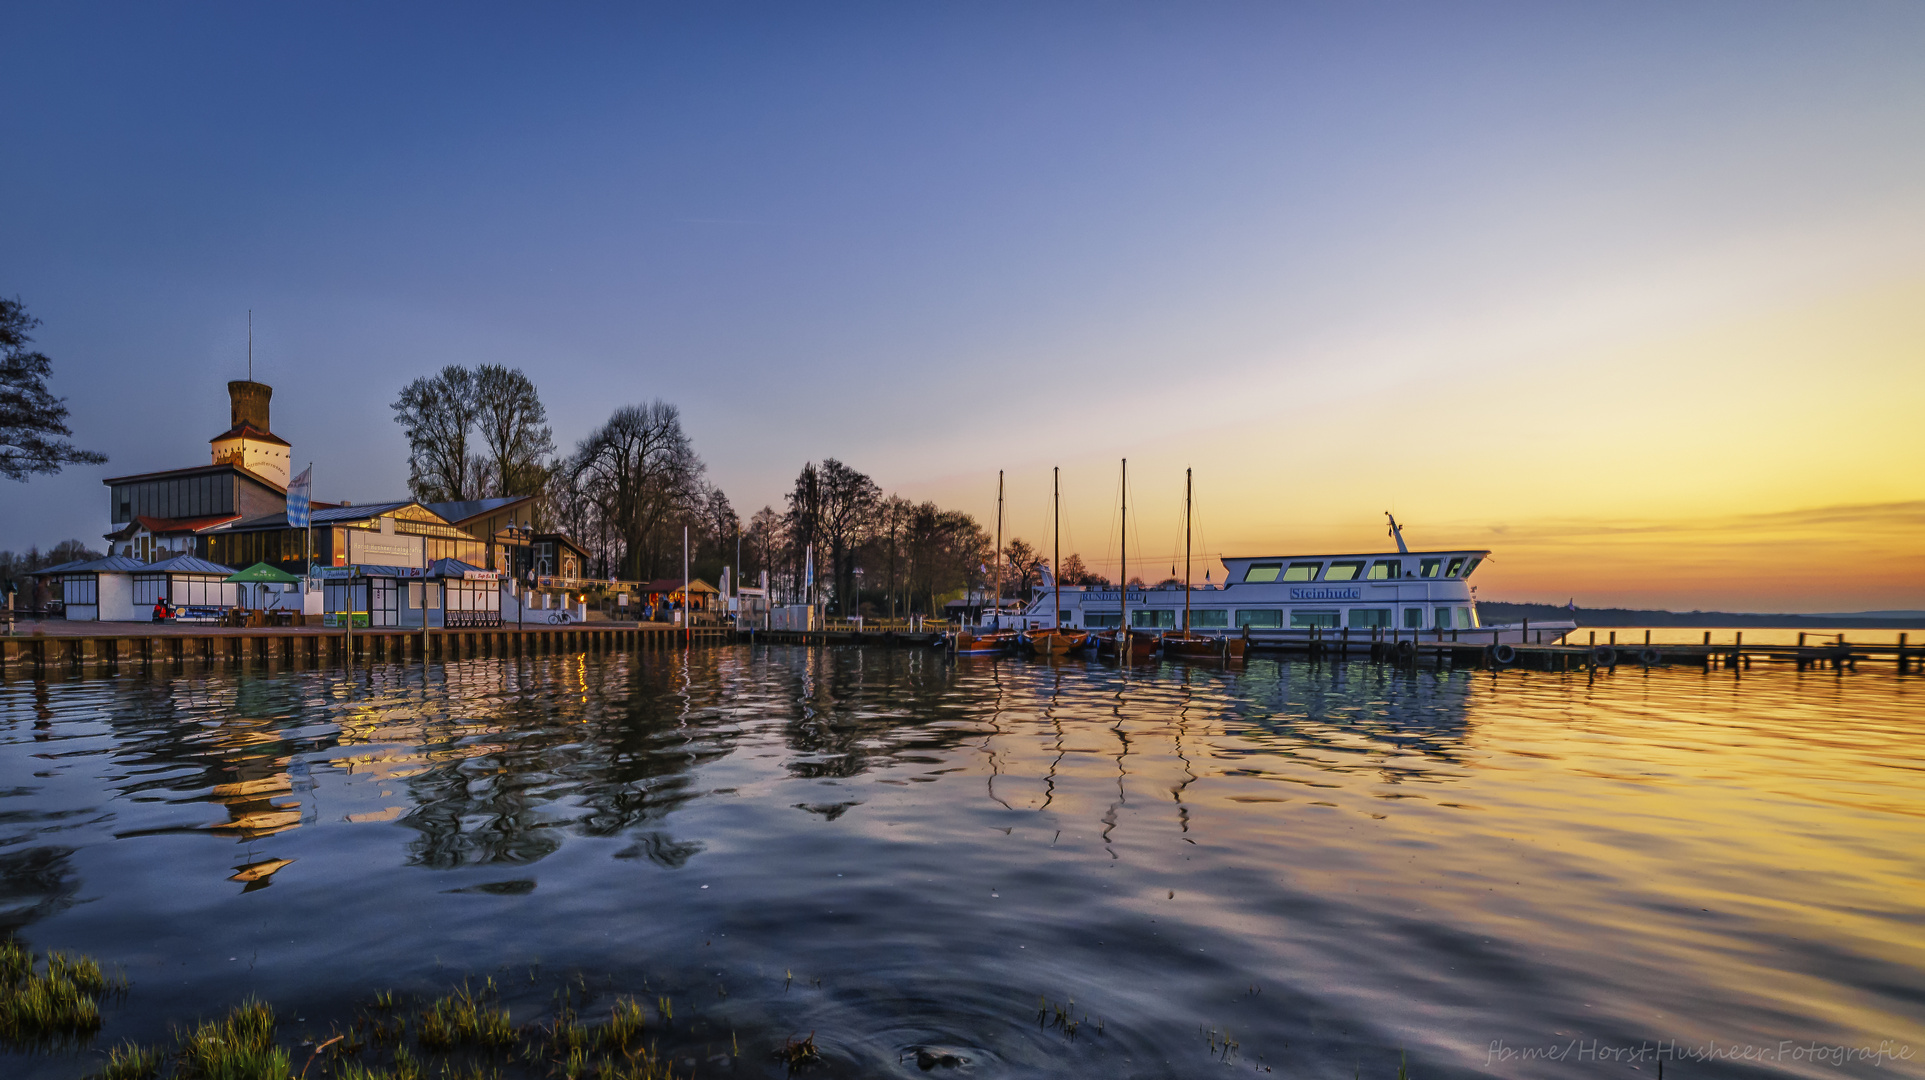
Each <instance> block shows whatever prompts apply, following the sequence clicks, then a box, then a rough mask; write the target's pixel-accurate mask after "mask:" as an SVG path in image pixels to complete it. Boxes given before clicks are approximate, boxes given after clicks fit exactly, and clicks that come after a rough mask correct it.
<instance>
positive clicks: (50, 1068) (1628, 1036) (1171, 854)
mask: <svg viewBox="0 0 1925 1080" xmlns="http://www.w3.org/2000/svg"><path fill="white" fill-rule="evenodd" d="M1908 686H1909V684H1908V683H1905V682H1904V681H1902V680H1897V679H1893V678H1891V677H1889V676H1886V677H1868V676H1864V675H1851V674H1849V673H1847V674H1845V675H1828V676H1826V677H1823V678H1814V677H1811V676H1810V675H1809V674H1808V673H1798V674H1794V673H1777V672H1773V673H1768V674H1763V675H1759V674H1745V675H1740V676H1730V675H1725V676H1722V677H1713V676H1708V675H1707V674H1706V673H1704V672H1700V671H1683V670H1664V669H1659V670H1657V671H1653V672H1648V673H1645V672H1638V673H1633V672H1618V673H1615V674H1608V675H1605V676H1602V677H1600V678H1598V679H1597V680H1596V681H1591V680H1589V679H1587V678H1585V677H1583V676H1577V677H1565V676H1556V675H1549V674H1539V673H1527V674H1517V673H1512V674H1509V675H1506V676H1504V677H1502V678H1496V679H1493V678H1492V677H1491V676H1490V675H1489V674H1488V673H1483V672H1476V673H1471V672H1449V671H1446V672H1430V671H1422V672H1413V671H1408V670H1402V669H1395V668H1390V667H1386V666H1380V665H1371V664H1345V663H1321V664H1311V663H1298V662H1293V661H1288V660H1283V661H1279V660H1274V659H1268V658H1263V657H1251V658H1249V659H1247V660H1246V661H1245V662H1243V663H1241V664H1234V665H1227V666H1224V665H1214V664H1210V665H1206V664H1188V663H1183V664H1179V663H1170V662H1158V663H1155V664H1150V665H1143V666H1132V665H1121V666H1118V665H1110V664H1102V663H1096V662H1091V661H1084V660H1080V659H1058V660H1055V661H1053V662H1049V663H1039V662H1035V661H1029V660H1019V659H1014V658H1009V659H1003V658H995V657H989V658H981V659H974V660H969V661H967V662H961V661H958V660H956V659H954V658H951V657H948V656H946V655H945V654H943V653H941V652H939V651H935V650H878V649H867V648H840V649H806V648H794V647H787V646H753V647H751V646H734V647H726V648H716V649H711V650H703V651H696V652H691V653H637V654H628V655H614V656H600V655H596V656H586V657H584V656H553V657H537V658H528V659H524V660H520V661H516V662H503V661H499V660H472V661H459V662H453V663H448V664H444V665H432V666H429V667H427V668H426V669H425V670H424V669H423V668H420V667H401V666H394V667H387V666H375V667H371V668H362V669H357V670H355V671H354V672H353V673H352V674H351V675H350V674H345V673H341V672H307V671H296V672H285V673H274V674H265V673H244V674H242V675H240V676H238V677H237V676H234V675H231V674H228V673H225V672H220V671H215V672H195V671H189V672H187V673H183V674H167V673H156V674H153V675H132V674H129V675H123V676H119V677H113V678H95V679H74V680H68V681H61V682H52V683H41V684H20V683H9V684H0V769H3V770H4V773H3V774H0V916H4V917H5V918H6V919H8V920H11V921H12V923H13V924H14V925H16V926H19V927H20V928H21V930H20V932H21V933H22V934H23V935H24V936H25V937H26V938H27V939H28V940H29V941H30V942H32V943H33V944H34V945H35V946H36V947H40V948H60V949H70V950H79V951H85V952H89V953H92V954H94V955H97V956H100V957H102V958H103V959H109V960H111V961H113V962H117V963H121V964H123V965H124V966H125V968H126V970H127V974H128V976H129V977H130V978H131V979H132V982H133V987H134V989H133V992H132V993H131V994H129V995H128V996H127V997H126V998H125V999H124V1001H121V1002H119V1003H117V1004H115V1005H114V1006H113V1008H112V1009H111V1010H110V1013H109V1028H108V1030H107V1031H105V1032H103V1036H102V1037H103V1038H106V1039H108V1040H110V1041H118V1040H119V1039H121V1038H135V1039H139V1040H142V1041H148V1042H154V1041H163V1040H165V1039H167V1038H168V1030H169V1028H168V1025H169V1024H170V1023H177V1022H183V1021H185V1020H189V1019H191V1018H192V1015H197V1014H199V1013H201V1012H204V1011H205V1009H206V1008H211V1007H214V1006H215V1005H218V1004H219V1003H223V1002H229V1001H235V1000H239V999H240V998H241V997H243V996H245V995H246V994H248V993H256V994H259V995H261V996H263V997H264V998H266V999H269V1000H277V1001H289V1002H292V1003H301V1004H290V1005H289V1008H300V1009H302V1010H308V1009H310V1008H312V1009H314V1010H323V1008H324V1006H325V1005H326V1003H328V1002H347V1001H354V1000H365V998H366V997H367V996H368V995H370V994H372V993H373V992H375V991H377V990H382V989H387V988H390V987H394V988H398V989H401V990H404V991H407V992H415V993H420V992H428V991H445V990H446V989H447V987H448V986H449V985H451V984H453V983H456V982H458V981H459V980H460V978H461V977H463V976H464V975H469V974H474V975H487V974H489V973H499V972H500V970H501V969H502V968H504V967H506V968H507V969H509V970H510V971H513V972H517V973H520V972H526V971H530V970H533V969H537V968H539V969H540V970H544V971H549V970H552V971H579V972H582V973H584V975H585V976H586V977H587V979H588V981H589V983H590V984H592V985H595V986H598V987H604V988H607V992H609V993H613V992H618V991H619V992H623V993H633V994H635V995H636V996H638V997H640V998H642V999H643V1000H646V1001H653V1000H655V999H656V997H657V996H658V995H669V996H671V997H673V998H674V999H675V1001H676V1015H677V1017H678V1020H679V1018H681V1017H683V1010H684V1007H685V1003H686V1008H688V1009H689V1011H690V1012H691V1013H692V1014H699V1015H700V1016H701V1017H702V1018H703V1019H702V1021H701V1022H703V1023H709V1024H712V1025H714V1027H713V1030H716V1031H720V1032H722V1033H723V1034H722V1035H721V1036H720V1037H719V1038H720V1039H721V1040H722V1041H723V1042H726V1041H727V1038H728V1035H727V1033H728V1032H729V1031H731V1030H733V1031H735V1032H737V1033H738V1034H739V1035H740V1041H741V1043H742V1050H741V1053H742V1054H744V1055H751V1054H752V1055H753V1056H745V1057H744V1058H743V1064H744V1066H747V1065H751V1064H753V1065H755V1066H756V1067H760V1066H761V1065H762V1064H764V1063H765V1059H764V1057H763V1055H765V1054H767V1053H768V1052H769V1051H770V1049H771V1048H772V1047H774V1046H779V1045H780V1044H781V1042H782V1040H783V1038H785V1037H787V1036H788V1035H790V1034H793V1033H795V1032H798V1031H799V1032H810V1031H813V1032H815V1033H816V1042H817V1044H818V1045H819V1046H823V1047H825V1048H827V1050H828V1052H829V1054H830V1056H831V1061H832V1063H833V1068H832V1069H831V1070H830V1071H829V1072H825V1074H824V1075H839V1074H849V1075H893V1074H892V1073H891V1072H890V1070H892V1069H898V1066H897V1065H896V1062H897V1061H898V1059H903V1060H914V1049H915V1048H916V1047H927V1046H940V1047H948V1048H951V1049H952V1050H953V1053H954V1055H955V1056H956V1057H957V1058H958V1059H959V1060H960V1059H968V1061H969V1063H970V1064H969V1069H970V1070H971V1071H972V1073H973V1074H975V1075H986V1076H1005V1075H1007V1076H1014V1075H1025V1076H1032V1075H1040V1076H1059V1077H1075V1076H1092V1075H1105V1076H1132V1075H1171V1074H1181V1075H1187V1074H1191V1073H1198V1072H1200V1071H1201V1070H1202V1069H1203V1068H1204V1067H1205V1066H1208V1067H1212V1068H1215V1067H1220V1062H1221V1058H1222V1055H1223V1053H1224V1049H1223V1044H1222V1041H1221V1038H1220V1036H1221V1033H1222V1032H1224V1031H1226V1030H1227V1031H1229V1032H1232V1033H1234V1041H1235V1042H1236V1043H1237V1044H1238V1047H1239V1049H1237V1050H1235V1051H1234V1052H1232V1055H1231V1056H1232V1057H1233V1058H1234V1059H1235V1060H1236V1061H1239V1062H1242V1063H1244V1064H1247V1065H1250V1066H1254V1065H1256V1063H1257V1062H1256V1059H1257V1057H1258V1056H1259V1055H1261V1056H1262V1058H1263V1063H1264V1064H1265V1065H1268V1066H1271V1067H1273V1068H1275V1069H1276V1070H1277V1071H1279V1072H1281V1071H1285V1070H1293V1071H1295V1072H1297V1073H1301V1074H1304V1075H1336V1074H1343V1075H1350V1074H1351V1072H1353V1071H1360V1072H1361V1073H1362V1074H1363V1075H1369V1076H1389V1075H1394V1074H1395V1072H1396V1070H1397V1067H1398V1065H1399V1063H1400V1060H1401V1057H1402V1055H1405V1054H1407V1055H1408V1058H1409V1065H1410V1070H1411V1072H1413V1073H1417V1074H1421V1075H1426V1076H1432V1075H1435V1076H1466V1077H1467V1076H1471V1075H1473V1074H1476V1075H1483V1074H1485V1073H1486V1050H1487V1047H1488V1046H1489V1045H1490V1044H1491V1043H1493V1042H1499V1043H1502V1044H1504V1045H1510V1046H1539V1045H1543V1044H1544V1041H1545V1040H1546V1039H1547V1038H1550V1037H1551V1034H1550V1033H1559V1032H1562V1033H1564V1034H1563V1035H1559V1036H1557V1037H1558V1038H1562V1039H1565V1040H1567V1041H1568V1040H1569V1039H1572V1038H1583V1039H1588V1040H1593V1041H1595V1042H1596V1043H1597V1044H1598V1045H1606V1046H1610V1045H1637V1044H1639V1043H1641V1042H1643V1041H1645V1040H1649V1039H1676V1040H1679V1041H1680V1042H1682V1043H1702V1042H1705V1041H1707V1040H1709V1039H1712V1038H1716V1039H1718V1040H1719V1041H1720V1043H1721V1044H1730V1043H1738V1044H1745V1043H1751V1044H1755V1045H1761V1046H1762V1045H1767V1043H1766V1041H1765V1040H1766V1037H1767V1036H1769V1040H1770V1041H1769V1045H1773V1046H1775V1045H1777V1041H1778V1040H1780V1039H1795V1040H1799V1041H1801V1042H1816V1043H1820V1044H1825V1045H1836V1044H1850V1045H1859V1044H1862V1043H1867V1042H1869V1043H1873V1044H1875V1043H1876V1042H1877V1041H1878V1040H1881V1039H1894V1040H1899V1041H1901V1042H1903V1041H1909V1044H1910V1045H1912V1046H1913V1047H1921V1048H1925V1032H1921V1031H1920V1024H1919V1020H1918V1017H1917V1013H1916V1009H1915V1004H1916V1001H1917V999H1918V996H1919V995H1920V993H1921V991H1922V990H1925V987H1922V986H1921V982H1920V977H1919V976H1918V974H1917V971H1918V968H1917V966H1915V965H1910V964H1909V962H1908V961H1905V960H1904V958H1905V957H1909V956H1913V955H1925V937H1922V936H1921V931H1920V930H1919V927H1918V925H1917V923H1916V920H1915V919H1913V918H1912V917H1911V913H1912V912H1913V911H1915V909H1916V904H1915V898H1914V897H1912V896H1911V888H1912V883H1913V882H1914V881H1915V879H1916V876H1917V857H1918V856H1917V852H1918V844H1917V837H1916V824H1917V821H1918V820H1919V818H1920V817H1921V816H1925V793H1921V791H1920V790H1919V785H1917V784H1916V782H1915V778H1916V776H1917V775H1918V774H1919V772H1920V770H1921V769H1925V751H1921V749H1920V747H1919V745H1918V744H1917V741H1916V739H1915V738H1913V737H1912V735H1913V729H1914V728H1915V726H1916V725H1915V724H1913V723H1911V720H1912V719H1913V717H1914V711H1913V709H1912V706H1911V703H1910V702H1909V699H1908V697H1907V694H1906V691H1907V687H1908ZM268 882H271V883H272V886H271V887H266V883H268ZM237 886H238V887H237ZM242 889H252V890H253V891H251V892H245V893H244V892H242ZM229 958H234V959H232V960H230V959H229ZM1894 958H1896V959H1894ZM785 975H792V976H794V978H786V977H785ZM524 983H527V984H528V985H529V986H530V987H531V988H530V989H528V990H527V991H526V996H525V997H517V998H515V999H514V1000H513V1001H512V1002H511V1003H510V1005H511V1008H512V1009H513V1010H514V1014H515V1019H516V1022H517V1023H524V1022H536V1021H540V1020H542V1019H543V1018H544V1017H546V1016H547V1015H548V1014H547V1013H546V1012H544V1010H546V1009H549V1008H551V1006H552V1001H551V1000H550V997H549V994H550V991H551V989H552V988H551V987H550V986H549V985H548V984H546V983H540V984H533V983H528V980H527V979H525V978H523V977H522V976H521V975H519V974H517V976H516V978H515V979H512V980H506V981H504V982H503V983H502V985H503V986H504V987H506V986H508V985H510V984H513V985H516V986H520V985H522V984H524ZM504 992H508V991H504ZM514 993H521V991H514ZM1039 994H1041V995H1044V996H1045V997H1046V998H1047V1000H1048V1001H1050V1002H1053V1003H1054V1002H1067V1001H1068V1000H1071V999H1073V1000H1074V1001H1075V1002H1076V1010H1077V1012H1078V1013H1079V1014H1081V1013H1084V1012H1087V1014H1088V1015H1089V1017H1090V1021H1089V1023H1088V1025H1087V1026H1086V1027H1085V1028H1083V1029H1082V1032H1081V1033H1080V1034H1079V1035H1078V1036H1077V1037H1076V1038H1075V1039H1070V1038H1068V1037H1067V1035H1066V1034H1065V1032H1064V1031H1062V1030H1059V1029H1056V1028H1054V1027H1053V1026H1050V1025H1048V1024H1045V1025H1042V1026H1040V1027H1039V1025H1038V1024H1037V1017H1036V1013H1037V998H1038V995H1039ZM208 1003H214V1005H209V1004H208ZM700 1003H707V1004H700ZM330 1007H331V1006H330ZM289 1015H302V1016H307V1017H308V1018H309V1019H310V1020H312V1019H313V1018H314V1017H315V1016H317V1015H331V1014H328V1013H326V1012H324V1011H320V1012H317V1011H303V1012H300V1013H290V1014H289ZM690 1022H691V1023H693V1022H694V1021H693V1020H691V1021H690ZM1099 1025H1100V1028H1099ZM1212 1029H1214V1030H1215V1031H1216V1032H1217V1033H1218V1036H1219V1037H1217V1038H1214V1039H1212V1038H1206V1036H1208V1034H1209V1033H1210V1032H1211V1030H1212ZM1099 1031H1100V1034H1093V1033H1097V1032H1099ZM1213 1054H1214V1055H1216V1056H1215V1057H1212V1055H1213ZM1212 1062H1216V1064H1212ZM6 1063H7V1075H9V1076H13V1075H21V1076H26V1077H38V1076H48V1077H52V1076H56V1075H58V1076H70V1075H72V1074H73V1071H74V1070H73V1069H71V1068H70V1067H68V1066H69V1065H70V1064H71V1063H70V1062H67V1061H65V1060H64V1059H63V1060H62V1061H59V1062H55V1061H54V1059H52V1058H46V1059H26V1058H8V1059H7V1062H6ZM1146 1063H1148V1064H1146ZM1166 1063H1168V1064H1166ZM15 1065H18V1066H19V1068H14V1066H15ZM720 1068H721V1066H719V1065H718V1066H717V1070H718V1071H719V1070H720ZM35 1070H40V1071H35ZM1721 1070H1722V1071H1723V1073H1724V1074H1726V1075H1734V1076H1735V1075H1741V1074H1742V1075H1758V1072H1757V1070H1756V1069H1755V1068H1754V1069H1753V1070H1752V1071H1750V1072H1742V1071H1741V1070H1737V1069H1735V1068H1734V1067H1731V1066H1728V1065H1725V1064H1721V1063H1718V1062H1703V1063H1699V1064H1695V1065H1694V1066H1693V1070H1692V1071H1693V1075H1718V1074H1720V1072H1721ZM898 1071H899V1070H898ZM1766 1071H1771V1070H1766ZM1524 1074H1529V1075H1545V1076H1550V1075H1561V1074H1558V1073H1556V1072H1555V1071H1554V1070H1551V1071H1544V1072H1542V1073H1532V1072H1531V1071H1530V1070H1528V1069H1527V1070H1522V1071H1521V1072H1520V1075H1524ZM1867 1075H1882V1074H1867Z"/></svg>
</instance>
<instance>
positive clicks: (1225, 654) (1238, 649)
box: [1163, 631, 1245, 660]
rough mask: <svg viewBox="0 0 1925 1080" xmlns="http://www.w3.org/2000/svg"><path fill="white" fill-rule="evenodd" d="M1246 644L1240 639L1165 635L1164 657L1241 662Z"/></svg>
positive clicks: (1195, 635)
mask: <svg viewBox="0 0 1925 1080" xmlns="http://www.w3.org/2000/svg"><path fill="white" fill-rule="evenodd" d="M1244 648H1245V643H1244V640H1243V639H1242V638H1240V637H1210V636H1208V635H1205V634H1185V633H1182V632H1180V631H1179V632H1177V633H1174V634H1165V635H1163V655H1165V656H1171V657H1176V658H1177V659H1187V660H1241V659H1243V653H1244Z"/></svg>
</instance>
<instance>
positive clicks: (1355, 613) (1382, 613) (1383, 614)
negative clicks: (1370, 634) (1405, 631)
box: [1350, 607, 1390, 630]
mask: <svg viewBox="0 0 1925 1080" xmlns="http://www.w3.org/2000/svg"><path fill="white" fill-rule="evenodd" d="M1389 625H1390V609H1389V608H1387V607H1385V608H1351V609H1350V628H1351V629H1352V630H1376V629H1378V628H1381V627H1388V626H1389Z"/></svg>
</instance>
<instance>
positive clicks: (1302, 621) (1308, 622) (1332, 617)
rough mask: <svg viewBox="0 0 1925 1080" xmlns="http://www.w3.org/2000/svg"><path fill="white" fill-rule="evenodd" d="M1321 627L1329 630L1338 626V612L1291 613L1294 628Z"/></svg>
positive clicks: (1291, 622)
mask: <svg viewBox="0 0 1925 1080" xmlns="http://www.w3.org/2000/svg"><path fill="white" fill-rule="evenodd" d="M1313 627H1321V628H1323V629H1327V630H1335V629H1336V628H1337V613H1336V612H1334V611H1293V612H1291V613H1290V628H1291V629H1292V630H1309V629H1311V628H1313Z"/></svg>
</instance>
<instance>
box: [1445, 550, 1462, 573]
mask: <svg viewBox="0 0 1925 1080" xmlns="http://www.w3.org/2000/svg"><path fill="white" fill-rule="evenodd" d="M1463 568H1464V557H1463V556H1462V555H1459V556H1458V557H1457V558H1455V559H1452V560H1451V561H1450V569H1449V570H1446V571H1444V576H1445V577H1456V576H1457V572H1458V571H1459V570H1462V569H1463Z"/></svg>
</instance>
